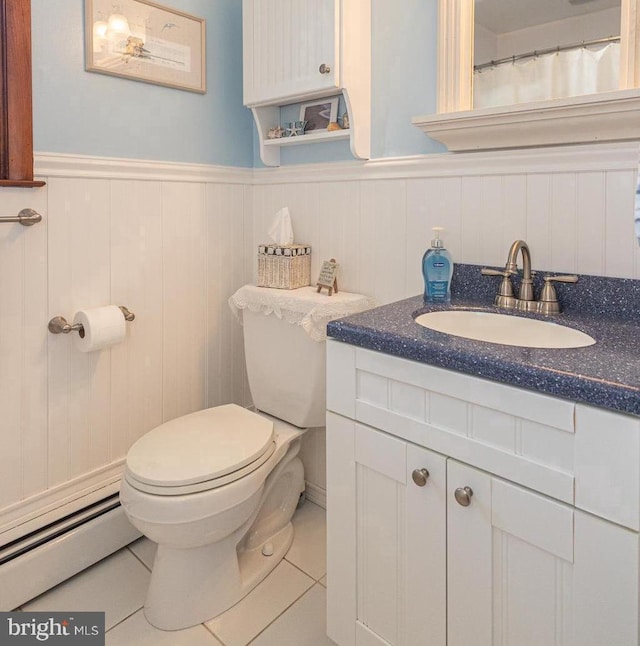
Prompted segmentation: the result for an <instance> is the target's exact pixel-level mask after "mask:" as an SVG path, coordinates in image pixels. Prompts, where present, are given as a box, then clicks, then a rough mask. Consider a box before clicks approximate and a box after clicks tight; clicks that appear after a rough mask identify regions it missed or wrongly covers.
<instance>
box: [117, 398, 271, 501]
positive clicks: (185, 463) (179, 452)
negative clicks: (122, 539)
mask: <svg viewBox="0 0 640 646" xmlns="http://www.w3.org/2000/svg"><path fill="white" fill-rule="evenodd" d="M274 435H275V434H274V428H273V422H272V421H271V420H268V419H266V418H265V417H263V416H261V415H258V414H256V413H252V412H251V411H249V410H247V409H245V408H242V407H240V406H237V405H235V404H227V405H225V406H216V407H215V408H209V409H206V410H202V411H198V412H196V413H192V414H191V415H186V416H184V417H181V418H177V419H175V420H172V421H170V422H167V423H165V424H162V425H161V426H158V427H156V428H154V429H153V430H151V431H149V432H148V433H147V434H146V435H144V436H143V437H141V438H140V439H139V440H138V441H137V442H136V443H135V444H134V445H133V446H132V447H131V449H130V450H129V453H128V455H127V468H126V472H125V478H126V479H127V481H128V482H129V484H130V485H131V486H132V487H134V488H136V489H138V490H140V491H146V492H148V493H155V494H159V495H180V494H186V493H195V492H197V491H205V490H209V489H214V488H216V487H220V486H223V485H225V484H228V483H230V482H233V481H235V480H238V479H239V478H242V477H244V476H246V475H247V474H249V473H251V472H252V471H255V470H256V469H257V468H259V467H260V466H261V465H262V464H264V463H265V462H266V461H267V460H268V459H269V457H270V456H271V455H272V454H273V452H274V450H275V441H274V439H275V438H274Z"/></svg>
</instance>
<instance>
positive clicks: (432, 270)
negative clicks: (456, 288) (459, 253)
mask: <svg viewBox="0 0 640 646" xmlns="http://www.w3.org/2000/svg"><path fill="white" fill-rule="evenodd" d="M441 231H443V228H442V227H433V234H434V238H433V240H432V241H431V248H430V249H427V251H426V252H425V254H424V256H423V257H422V276H423V278H424V300H425V301H428V302H430V303H448V302H449V301H450V300H451V276H452V274H453V260H452V259H451V254H450V253H449V252H448V251H447V250H446V249H445V248H444V242H443V241H442V240H441V239H440V232H441Z"/></svg>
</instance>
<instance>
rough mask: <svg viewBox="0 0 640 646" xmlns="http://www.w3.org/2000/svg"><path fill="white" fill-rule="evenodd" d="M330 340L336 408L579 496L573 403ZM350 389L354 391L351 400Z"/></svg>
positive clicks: (558, 493)
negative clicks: (575, 484) (574, 471)
mask: <svg viewBox="0 0 640 646" xmlns="http://www.w3.org/2000/svg"><path fill="white" fill-rule="evenodd" d="M329 345H330V346H331V347H330V350H329V354H328V359H329V360H328V396H327V406H328V408H329V409H330V410H335V411H336V412H338V413H341V414H343V415H347V416H349V417H351V418H352V419H355V420H357V421H360V422H362V423H364V424H368V425H370V426H373V427H376V428H380V429H382V430H384V431H387V432H388V433H391V434H393V435H396V436H398V437H401V438H403V439H406V440H408V441H410V442H414V443H415V444H418V445H420V446H425V447H427V448H429V449H432V450H434V451H438V452H440V453H443V454H445V455H449V456H451V457H454V458H456V459H458V460H461V461H463V462H467V463H470V464H474V465H475V466H477V467H479V468H481V469H484V470H486V471H489V472H491V473H494V474H496V475H498V476H501V477H503V478H506V479H507V480H511V481H513V482H517V483H519V484H522V485H524V486H526V487H530V488H532V489H535V490H537V491H540V492H542V493H544V494H546V495H548V496H551V497H553V498H556V499H558V500H562V501H564V502H567V503H573V501H574V474H573V470H574V443H575V434H574V411H575V405H574V404H573V403H571V402H567V401H563V400H559V399H556V398H553V397H548V396H546V395H541V394H538V393H535V392H531V391H526V390H522V389H519V388H513V387H510V386H505V385H502V384H497V383H495V382H490V381H486V380H484V379H479V378H477V377H471V376H469V375H464V374H461V373H457V372H452V371H450V370H444V369H442V368H435V367H433V366H429V365H426V364H421V363H417V362H415V361H410V360H407V359H400V358H397V357H392V356H388V355H384V354H380V353H378V352H373V351H371V350H365V349H362V348H354V347H353V346H349V345H346V344H343V343H339V342H336V341H330V342H329ZM346 392H349V393H350V396H351V397H353V399H351V402H350V403H349V404H347V397H346V396H345V395H344V393H346ZM354 401H355V407H354V405H353V402H354Z"/></svg>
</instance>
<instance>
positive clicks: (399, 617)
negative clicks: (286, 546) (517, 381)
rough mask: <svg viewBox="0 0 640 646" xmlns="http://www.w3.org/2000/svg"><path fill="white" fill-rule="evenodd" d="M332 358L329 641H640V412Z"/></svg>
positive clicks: (515, 645)
mask: <svg viewBox="0 0 640 646" xmlns="http://www.w3.org/2000/svg"><path fill="white" fill-rule="evenodd" d="M327 359H328V360H327V376H328V386H327V388H328V390H327V407H328V409H329V412H328V414H327V496H328V499H327V513H328V539H327V540H328V546H327V548H328V568H327V569H328V577H327V580H328V597H327V615H328V618H327V622H328V623H327V626H328V634H329V637H330V638H331V639H333V640H334V641H335V642H336V643H337V644H338V645H339V646H355V645H357V646H382V645H385V644H387V645H389V644H390V645H392V646H416V645H420V646H422V645H424V646H548V645H551V644H555V645H558V646H567V645H571V646H603V645H604V644H606V645H607V646H632V645H634V644H638V638H639V634H640V633H639V628H640V625H639V621H638V614H639V605H638V602H639V596H638V587H639V581H638V577H639V567H638V565H639V564H638V558H639V547H640V543H639V540H638V529H639V528H638V517H637V512H638V509H640V505H639V504H638V502H639V495H640V487H639V486H638V483H639V480H638V472H639V469H640V460H639V456H640V451H639V450H638V449H639V447H640V444H639V437H640V421H639V420H638V419H636V418H633V417H630V416H626V415H619V414H616V413H612V412H608V411H603V410H599V409H593V408H590V407H587V406H582V405H576V404H574V403H572V402H569V401H565V400H559V399H555V398H553V397H549V396H546V395H541V394H539V393H534V392H529V391H524V390H521V389H517V388H513V387H511V386H505V385H501V384H497V383H494V382H489V381H485V380H482V379H478V378H475V377H471V376H468V375H462V374H460V373H455V372H451V371H448V370H443V369H440V368H434V367H432V366H428V365H424V364H419V363H416V362H412V361H408V360H405V359H399V358H395V357H391V356H388V355H383V354H380V353H376V352H372V351H370V350H364V349H360V348H355V347H353V346H350V345H346V344H343V343H339V342H336V341H333V340H330V341H329V342H328V355H327ZM623 447H624V448H623ZM423 470H426V471H423ZM427 472H428V476H427ZM467 503H468V504H467ZM581 507H582V508H581ZM612 521H613V522H612Z"/></svg>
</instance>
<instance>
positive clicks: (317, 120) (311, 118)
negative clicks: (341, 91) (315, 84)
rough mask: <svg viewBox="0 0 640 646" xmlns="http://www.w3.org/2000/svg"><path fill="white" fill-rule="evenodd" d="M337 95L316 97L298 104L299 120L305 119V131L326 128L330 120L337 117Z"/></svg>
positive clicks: (316, 130)
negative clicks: (325, 97)
mask: <svg viewBox="0 0 640 646" xmlns="http://www.w3.org/2000/svg"><path fill="white" fill-rule="evenodd" d="M338 100H339V99H338V97H337V96H334V97H329V98H327V99H316V100H315V101H309V102H308V103H303V104H302V105H301V106H300V121H306V122H307V125H306V128H305V132H311V131H314V132H318V131H322V130H326V129H327V126H328V125H329V123H330V122H331V121H337V119H338Z"/></svg>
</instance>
